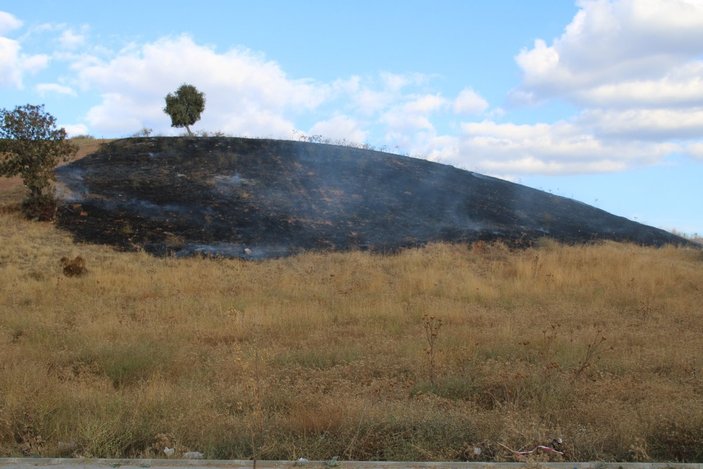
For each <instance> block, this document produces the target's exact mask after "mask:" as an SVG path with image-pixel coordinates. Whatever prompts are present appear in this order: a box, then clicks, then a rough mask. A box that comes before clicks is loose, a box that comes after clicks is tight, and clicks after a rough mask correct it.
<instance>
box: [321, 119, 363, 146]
mask: <svg viewBox="0 0 703 469" xmlns="http://www.w3.org/2000/svg"><path fill="white" fill-rule="evenodd" d="M308 135H322V136H323V137H325V138H330V139H332V140H346V141H348V142H351V143H359V144H361V143H366V139H367V135H368V134H367V132H365V131H364V130H363V129H362V128H361V126H360V124H359V122H357V121H356V120H355V119H353V118H351V117H349V116H344V115H336V116H333V117H331V118H330V119H327V120H324V121H320V122H317V123H315V125H313V126H312V127H311V128H310V131H309V133H308Z"/></svg>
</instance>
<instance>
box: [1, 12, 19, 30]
mask: <svg viewBox="0 0 703 469" xmlns="http://www.w3.org/2000/svg"><path fill="white" fill-rule="evenodd" d="M21 26H22V22H21V21H20V20H18V19H17V18H15V17H14V16H13V15H11V14H10V13H7V12H6V11H0V34H7V33H9V32H10V31H14V30H15V29H18V28H19V27H21Z"/></svg>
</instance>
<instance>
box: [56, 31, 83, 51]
mask: <svg viewBox="0 0 703 469" xmlns="http://www.w3.org/2000/svg"><path fill="white" fill-rule="evenodd" d="M59 44H61V46H62V47H64V48H66V49H75V48H77V47H79V46H82V45H83V44H85V36H84V35H83V34H80V33H76V32H74V31H73V30H72V29H67V30H65V31H64V32H63V33H61V36H60V37H59Z"/></svg>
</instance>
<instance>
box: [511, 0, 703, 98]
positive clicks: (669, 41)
mask: <svg viewBox="0 0 703 469" xmlns="http://www.w3.org/2000/svg"><path fill="white" fill-rule="evenodd" d="M579 4H580V6H581V9H580V10H579V12H578V13H577V14H576V16H575V17H574V19H573V20H572V22H571V23H570V24H569V25H568V26H567V27H566V28H565V30H564V33H563V34H562V35H561V36H560V37H559V38H557V39H555V40H554V41H553V43H552V44H551V45H547V43H546V42H545V41H544V40H542V39H537V40H536V41H535V43H534V46H533V47H532V48H531V49H524V50H522V51H521V52H520V53H519V54H518V55H517V56H516V61H517V63H518V65H519V66H520V68H521V69H522V72H523V83H522V85H521V86H520V87H519V88H518V90H517V91H518V95H519V94H522V95H523V96H524V95H528V96H529V95H532V96H536V97H538V98H542V99H544V98H549V97H552V96H565V97H567V98H576V99H579V100H582V101H584V102H586V103H588V102H589V98H590V97H591V95H593V97H594V98H598V97H599V96H601V97H602V96H603V95H604V94H605V95H607V94H609V92H610V94H612V91H613V90H614V88H613V86H614V85H617V84H627V83H632V82H635V83H648V87H649V90H652V89H653V87H655V88H656V87H657V86H661V87H662V88H667V83H669V84H670V83H671V75H670V74H671V71H672V70H676V69H677V68H678V67H684V68H685V67H686V66H687V64H688V63H689V62H690V61H691V60H693V59H694V58H695V57H697V56H700V54H702V53H703V2H700V1H698V0H666V1H661V0H612V1H610V0H584V1H581V2H580V3H579ZM691 77H692V75H689V76H688V77H687V78H686V79H685V80H684V81H686V80H687V79H690V78H691ZM659 80H663V81H665V83H664V84H662V85H657V83H656V82H658V81H659ZM667 80H668V82H667ZM675 82H677V81H676V80H675ZM660 89H661V88H660ZM631 97H633V98H637V97H638V94H637V93H635V94H634V95H632V96H631ZM621 99H622V97H621Z"/></svg>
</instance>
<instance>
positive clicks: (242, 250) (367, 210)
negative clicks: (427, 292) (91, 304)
mask: <svg viewBox="0 0 703 469" xmlns="http://www.w3.org/2000/svg"><path fill="white" fill-rule="evenodd" d="M57 176H58V181H59V195H60V198H61V199H62V200H63V205H62V207H61V209H60V211H59V218H58V220H59V225H60V226H62V227H63V228H66V229H68V230H70V231H71V232H72V233H73V234H74V236H75V237H76V238H77V239H79V240H84V241H91V242H100V243H107V244H112V245H116V246H120V247H122V248H127V249H130V248H139V249H144V250H146V251H148V252H151V253H153V254H158V255H165V254H176V255H191V254H196V253H201V254H208V255H222V256H227V257H242V258H268V257H279V256H285V255H289V254H294V253H297V252H300V251H304V250H350V249H362V250H367V249H368V250H372V251H394V250H397V249H399V248H403V247H410V246H418V245H424V244H427V243H428V242H435V241H448V242H460V241H461V242H471V241H477V240H486V241H489V240H502V241H505V242H507V243H509V244H518V245H529V244H531V243H533V242H534V241H535V240H537V239H539V238H543V237H549V238H552V239H554V240H557V241H560V242H566V243H584V242H591V241H594V240H614V241H626V242H633V243H637V244H641V245H650V246H661V245H664V244H669V243H673V244H682V243H685V242H686V241H685V240H683V239H681V238H679V237H677V236H674V235H672V234H671V233H668V232H666V231H663V230H659V229H656V228H652V227H649V226H646V225H642V224H640V223H636V222H633V221H630V220H627V219H625V218H622V217H618V216H615V215H612V214H609V213H607V212H605V211H603V210H600V209H597V208H595V207H591V206H588V205H586V204H583V203H580V202H577V201H574V200H571V199H568V198H564V197H559V196H555V195H552V194H548V193H545V192H542V191H539V190H535V189H531V188H528V187H525V186H522V185H519V184H514V183H511V182H508V181H504V180H500V179H495V178H492V177H488V176H484V175H481V174H477V173H472V172H469V171H464V170H460V169H457V168H454V167H451V166H446V165H442V164H438V163H433V162H429V161H426V160H421V159H415V158H409V157H403V156H398V155H393V154H388V153H383V152H377V151H369V150H362V149H357V148H350V147H343V146H335V145H324V144H316V143H306V142H293V141H281V140H266V139H244V138H165V137H159V138H139V139H124V140H117V141H112V142H110V143H107V144H105V145H103V146H102V147H100V149H98V150H97V151H96V152H95V153H93V154H92V155H90V156H88V157H86V158H83V159H81V160H78V161H75V162H73V163H71V164H69V165H66V166H63V167H61V168H59V169H58V170H57Z"/></svg>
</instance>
